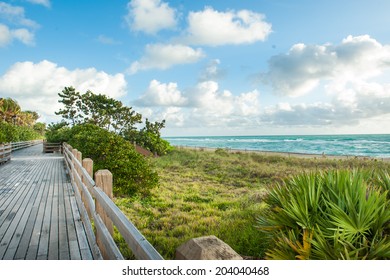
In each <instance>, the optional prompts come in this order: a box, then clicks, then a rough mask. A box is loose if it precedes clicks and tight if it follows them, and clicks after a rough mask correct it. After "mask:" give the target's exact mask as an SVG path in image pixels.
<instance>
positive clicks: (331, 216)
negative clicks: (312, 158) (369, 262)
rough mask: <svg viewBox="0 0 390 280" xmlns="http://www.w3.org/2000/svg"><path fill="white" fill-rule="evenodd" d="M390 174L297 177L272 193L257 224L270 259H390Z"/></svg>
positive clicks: (351, 172)
mask: <svg viewBox="0 0 390 280" xmlns="http://www.w3.org/2000/svg"><path fill="white" fill-rule="evenodd" d="M388 190H389V173H388V172H385V171H380V172H376V171H368V170H359V169H354V170H336V171H334V170H333V171H328V172H315V173H314V172H311V173H304V174H299V175H296V176H294V177H292V178H288V179H286V180H284V181H283V183H282V184H277V185H276V186H275V187H274V188H272V189H271V190H270V192H269V194H268V195H267V198H266V200H265V201H266V203H267V204H268V205H269V207H268V208H267V209H266V210H265V211H263V213H262V214H261V215H260V216H259V218H258V228H259V229H260V230H261V231H262V232H265V233H268V234H269V235H270V237H271V242H270V244H271V246H269V249H268V250H267V251H266V257H267V258H268V259H278V260H280V259H301V260H309V259H319V260H327V259H348V260H352V259H360V260H361V259H389V258H390V236H389V234H390V201H389V199H388Z"/></svg>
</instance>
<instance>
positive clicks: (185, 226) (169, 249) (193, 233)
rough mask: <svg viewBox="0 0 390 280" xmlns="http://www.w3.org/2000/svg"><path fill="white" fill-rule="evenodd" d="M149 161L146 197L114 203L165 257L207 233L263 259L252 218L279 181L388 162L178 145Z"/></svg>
mask: <svg viewBox="0 0 390 280" xmlns="http://www.w3.org/2000/svg"><path fill="white" fill-rule="evenodd" d="M152 161H153V164H154V168H155V170H156V171H157V172H158V174H159V177H160V183H159V186H158V187H157V188H155V189H154V190H153V191H152V194H151V195H150V196H149V197H144V198H142V197H121V198H116V204H117V205H118V206H119V207H120V208H121V210H122V211H123V212H124V213H125V214H126V215H127V216H128V217H129V219H130V220H131V221H132V222H133V223H134V224H135V225H136V226H137V228H138V229H139V230H140V231H141V232H142V234H143V235H144V236H145V237H146V238H147V239H148V240H149V242H150V243H151V244H152V245H153V246H154V247H155V248H156V249H157V251H159V252H160V253H161V254H162V256H163V257H164V258H166V259H174V256H175V250H176V248H177V247H179V246H180V245H181V244H183V243H184V242H186V241H187V240H189V239H191V238H194V237H200V236H206V235H215V236H217V237H218V238H220V239H221V240H223V241H224V242H226V243H227V244H229V245H230V246H231V247H232V248H233V249H234V250H235V251H236V252H238V253H239V254H241V255H242V256H244V257H246V258H250V259H262V258H264V257H265V251H266V249H267V247H268V245H269V239H268V237H267V236H268V235H266V234H264V233H262V232H261V231H259V230H258V229H257V227H256V219H257V218H258V216H259V215H260V214H261V213H263V212H264V211H265V210H266V208H267V207H268V205H267V204H266V203H265V196H266V195H267V192H268V190H269V189H270V188H273V187H274V186H275V185H276V184H277V183H281V182H283V180H285V179H286V178H289V177H290V176H293V175H298V174H302V173H303V172H316V171H326V170H337V169H353V168H360V169H362V170H365V169H367V170H372V169H386V170H390V165H389V163H386V162H382V161H377V160H362V159H349V160H328V159H322V158H317V159H314V158H313V159H300V158H293V157H291V158H289V157H281V156H266V155H261V154H256V153H239V152H236V153H230V152H228V151H225V150H223V149H217V150H216V151H199V150H198V151H195V150H188V149H185V150H178V149H176V150H174V151H172V152H171V153H169V154H168V155H165V156H163V157H160V158H155V159H152ZM126 254H127V253H126ZM126 257H129V258H131V256H130V253H129V254H128V255H127V256H126Z"/></svg>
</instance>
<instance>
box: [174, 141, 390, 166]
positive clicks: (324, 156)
mask: <svg viewBox="0 0 390 280" xmlns="http://www.w3.org/2000/svg"><path fill="white" fill-rule="evenodd" d="M173 146H174V147H175V148H179V149H187V150H198V151H199V150H201V151H210V152H214V151H215V150H217V149H223V150H226V151H228V152H230V153H237V152H240V153H255V154H261V155H265V156H282V157H294V158H302V159H304V158H306V159H340V160H348V159H360V160H380V161H386V162H387V161H388V162H390V157H388V158H384V157H370V156H356V155H327V154H310V153H296V152H275V151H262V150H250V149H233V148H227V147H226V148H210V147H201V146H183V145H173Z"/></svg>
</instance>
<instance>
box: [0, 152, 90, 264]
mask: <svg viewBox="0 0 390 280" xmlns="http://www.w3.org/2000/svg"><path fill="white" fill-rule="evenodd" d="M93 246H94V245H91V244H89V243H88V240H87V236H86V233H85V230H84V226H83V223H82V221H81V219H80V212H79V209H78V206H77V203H76V198H75V196H74V191H73V188H72V185H71V183H70V180H69V177H68V176H67V174H66V173H65V169H64V159H63V156H62V155H61V154H57V153H54V154H43V153H42V144H40V145H36V146H33V147H30V148H26V149H22V150H19V151H15V152H13V153H12V159H11V161H10V162H8V163H6V164H3V165H0V259H5V260H12V259H33V260H34V259H44V260H46V259H50V260H57V259H60V260H73V259H77V260H79V259H93V254H92V250H91V247H93Z"/></svg>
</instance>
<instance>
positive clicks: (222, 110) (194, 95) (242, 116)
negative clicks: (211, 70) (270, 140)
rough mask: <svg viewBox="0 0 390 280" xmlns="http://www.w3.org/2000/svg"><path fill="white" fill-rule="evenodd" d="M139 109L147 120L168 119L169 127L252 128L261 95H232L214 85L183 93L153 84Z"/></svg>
mask: <svg viewBox="0 0 390 280" xmlns="http://www.w3.org/2000/svg"><path fill="white" fill-rule="evenodd" d="M136 105H137V106H140V108H139V109H138V108H137V110H139V111H140V112H143V114H144V115H145V116H146V117H149V118H152V119H156V120H159V119H160V120H161V119H166V120H167V124H168V125H169V126H170V127H187V128H189V127H204V128H207V127H240V126H242V125H243V124H246V125H249V126H250V125H252V126H253V125H254V124H255V123H256V122H257V118H258V116H259V114H260V102H259V92H258V91H256V90H255V91H252V92H246V93H241V94H239V95H233V94H232V93H231V92H230V91H228V90H220V89H219V84H218V83H217V82H215V81H204V82H199V83H198V84H197V85H196V86H194V87H193V88H190V89H188V90H185V91H180V89H179V88H178V85H177V84H176V83H168V84H164V83H161V82H159V81H156V80H153V81H151V83H150V85H149V88H148V90H147V91H146V92H145V93H144V95H143V96H142V97H141V98H140V99H139V100H137V101H136Z"/></svg>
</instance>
